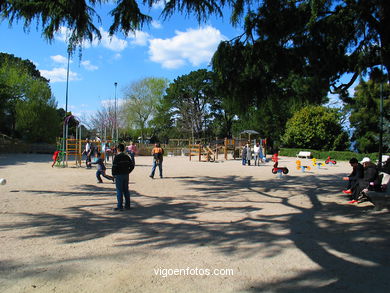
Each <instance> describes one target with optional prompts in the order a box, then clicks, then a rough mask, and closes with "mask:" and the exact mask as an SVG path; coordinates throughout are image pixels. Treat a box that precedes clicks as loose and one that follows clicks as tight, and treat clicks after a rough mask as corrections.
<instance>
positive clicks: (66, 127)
mask: <svg viewBox="0 0 390 293" xmlns="http://www.w3.org/2000/svg"><path fill="white" fill-rule="evenodd" d="M69 63H70V50H69V49H68V66H67V70H66V92H65V117H64V127H63V138H62V151H63V152H66V139H67V138H68V125H66V123H67V120H66V116H67V115H68V89H69ZM62 164H63V165H65V160H62Z"/></svg>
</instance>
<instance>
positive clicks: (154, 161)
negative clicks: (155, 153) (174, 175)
mask: <svg viewBox="0 0 390 293" xmlns="http://www.w3.org/2000/svg"><path fill="white" fill-rule="evenodd" d="M157 165H158V170H159V171H160V177H161V178H162V177H163V173H162V161H160V162H157V161H156V160H153V167H152V173H150V177H154V172H155V171H156V167H157Z"/></svg>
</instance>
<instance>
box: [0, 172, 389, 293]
mask: <svg viewBox="0 0 390 293" xmlns="http://www.w3.org/2000/svg"><path fill="white" fill-rule="evenodd" d="M339 178H340V175H339V174H338V175H326V176H321V175H317V176H306V177H294V176H286V177H284V178H283V180H268V181H264V180H258V179H254V178H252V177H249V176H248V177H238V176H228V177H224V178H219V177H218V178H217V177H202V178H196V179H195V178H186V177H183V178H181V179H179V180H182V182H183V183H185V184H187V186H188V189H189V190H193V191H196V193H197V194H198V196H197V197H190V196H187V197H183V198H172V197H164V196H158V195H156V196H149V198H150V199H151V204H149V205H145V206H142V205H140V204H139V203H138V202H137V197H141V196H142V197H144V196H145V195H142V194H137V193H134V192H132V198H134V200H133V201H132V204H134V209H132V210H130V211H125V212H122V213H114V212H112V211H111V210H110V208H111V207H112V205H110V206H108V205H107V204H106V203H101V202H99V199H101V198H102V197H108V196H114V193H113V191H112V189H110V188H108V187H107V188H105V187H101V186H99V187H96V186H92V185H91V186H80V187H79V188H76V190H78V191H76V192H74V191H72V192H56V191H33V190H31V191H26V192H31V193H53V194H56V195H58V196H59V197H60V196H86V197H88V200H86V201H85V202H82V203H81V204H80V205H78V206H74V207H71V208H69V209H68V210H67V211H66V212H65V213H62V214H52V213H43V214H42V213H40V214H32V213H24V214H19V215H20V216H24V217H25V219H26V220H25V221H24V222H18V223H14V224H1V225H0V230H7V229H19V230H23V229H26V228H31V227H34V228H35V230H34V235H25V236H21V238H34V237H57V238H59V239H61V240H62V241H63V242H65V243H73V242H83V241H87V240H91V239H96V238H99V237H105V236H107V235H109V234H112V233H116V232H118V231H119V230H122V232H123V233H127V232H128V233H129V237H128V238H126V237H124V238H123V239H122V240H121V242H120V243H119V244H117V245H118V246H141V245H145V244H150V245H153V246H154V247H155V248H157V249H158V248H165V247H173V246H177V247H179V246H183V245H195V246H204V245H208V246H213V247H214V248H215V249H217V250H220V252H221V253H224V254H226V255H227V256H229V255H235V254H240V256H241V255H242V257H243V258H246V257H248V258H249V257H256V256H255V254H256V253H258V249H259V246H260V244H261V246H263V247H264V246H265V247H267V252H268V255H267V256H268V257H273V256H277V255H279V254H280V253H282V252H283V250H284V249H290V248H291V244H286V240H289V241H287V243H293V245H294V246H295V247H296V248H297V249H299V250H300V251H301V252H302V253H304V254H305V255H306V256H307V257H308V258H309V259H311V260H312V261H313V262H314V263H316V264H317V265H318V266H319V269H317V270H313V271H305V272H301V273H300V274H298V275H297V276H295V277H293V278H290V279H285V280H284V281H282V282H278V283H265V284H264V283H262V284H256V283H254V284H251V285H248V287H247V288H242V290H243V291H246V292H312V291H314V290H315V291H316V292H335V291H336V292H385V291H386V290H387V289H388V288H390V278H389V275H390V266H389V263H390V249H389V247H390V227H389V219H390V217H389V213H387V212H385V213H378V212H374V211H373V209H372V208H371V207H357V206H347V205H338V204H335V203H326V204H325V203H323V202H322V201H321V198H326V197H335V196H336V194H337V193H339V190H341V186H337V185H336V184H335V182H339ZM205 182H207V186H206V185H205ZM297 182H301V183H302V184H301V185H298V186H297V184H296V183H297ZM285 189H288V190H289V191H290V193H289V194H290V195H286V192H283V194H284V195H280V196H279V195H278V190H285ZM245 192H250V194H252V195H253V194H257V195H258V198H257V199H253V198H254V197H253V196H252V197H251V198H252V199H246V198H245V196H243V195H244V194H245ZM296 196H303V197H305V198H307V199H308V200H309V201H310V203H311V205H310V207H308V208H304V207H301V206H299V205H297V204H296V203H294V201H293V199H294V197H296ZM221 202H223V203H224V204H226V203H229V205H228V207H226V206H223V205H222V204H220V203H221ZM261 204H274V205H284V206H286V207H288V208H289V209H288V211H291V210H293V212H286V213H283V214H276V215H262V214H261V212H260V213H258V211H259V210H261V207H260V208H255V207H254V205H256V206H259V205H260V206H261ZM235 205H237V207H236V206H235ZM95 208H107V213H105V214H96V213H94V211H95ZM215 211H223V212H227V211H230V212H236V213H239V214H242V215H246V216H244V217H243V218H242V219H240V220H237V221H234V220H233V221H228V220H226V219H221V220H216V221H214V220H213V221H207V220H203V221H200V220H198V216H199V215H200V214H203V213H207V212H215ZM253 211H256V213H253V214H255V216H251V214H250V212H253ZM340 215H342V216H343V217H345V218H347V219H348V218H349V219H352V220H353V219H356V218H359V219H360V221H359V224H358V225H351V224H350V225H348V224H345V223H342V222H340V221H337V220H336V217H338V216H340ZM153 218H156V222H155V223H150V222H149V221H148V220H150V219H153ZM157 219H159V220H157ZM172 219H175V220H177V221H174V222H173V221H171V220H172ZM279 230H287V231H289V232H288V233H286V234H280V233H278V231H279ZM134 233H135V234H134ZM21 234H23V233H21ZM130 234H131V235H138V236H137V238H136V239H134V238H131V236H130ZM281 243H284V244H281ZM248 247H249V248H248ZM259 262H261V259H259ZM9 265H10V266H12V265H14V264H9ZM308 281H309V282H308ZM323 284H325V285H323Z"/></svg>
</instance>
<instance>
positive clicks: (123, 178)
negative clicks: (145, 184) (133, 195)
mask: <svg viewBox="0 0 390 293" xmlns="http://www.w3.org/2000/svg"><path fill="white" fill-rule="evenodd" d="M118 151H119V154H117V155H116V156H115V158H114V161H113V163H112V175H113V176H114V177H115V185H116V198H117V201H118V204H117V207H116V208H115V209H114V210H115V211H123V197H125V209H127V210H129V209H130V193H129V174H130V173H131V171H133V169H134V163H133V161H132V160H131V159H130V157H129V156H128V155H127V154H125V153H124V151H125V146H124V145H123V144H121V143H120V144H119V145H118Z"/></svg>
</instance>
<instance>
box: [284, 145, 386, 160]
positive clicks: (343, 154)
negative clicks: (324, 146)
mask: <svg viewBox="0 0 390 293" xmlns="http://www.w3.org/2000/svg"><path fill="white" fill-rule="evenodd" d="M300 151H307V152H311V155H312V157H313V158H316V159H319V160H325V159H327V158H328V157H329V156H330V157H331V158H332V159H334V160H336V161H349V160H350V159H351V158H356V159H358V160H359V161H361V160H362V159H363V158H364V157H369V158H370V159H371V160H372V161H373V162H375V161H376V160H378V158H379V153H371V154H359V153H354V152H351V151H318V150H310V149H290V148H281V149H280V151H279V155H280V156H286V157H296V156H297V154H298V153H299V152H300ZM384 155H386V154H384ZM387 155H389V154H387Z"/></svg>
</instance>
